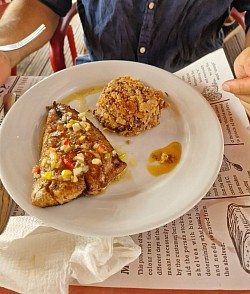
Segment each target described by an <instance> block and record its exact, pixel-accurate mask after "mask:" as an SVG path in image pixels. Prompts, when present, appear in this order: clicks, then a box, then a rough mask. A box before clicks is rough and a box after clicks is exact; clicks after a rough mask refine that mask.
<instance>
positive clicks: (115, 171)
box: [31, 102, 127, 207]
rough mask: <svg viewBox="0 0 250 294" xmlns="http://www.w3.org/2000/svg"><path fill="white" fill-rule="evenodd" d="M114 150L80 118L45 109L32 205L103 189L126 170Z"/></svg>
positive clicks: (63, 108) (60, 108)
mask: <svg viewBox="0 0 250 294" xmlns="http://www.w3.org/2000/svg"><path fill="white" fill-rule="evenodd" d="M126 166H127V165H126V163H125V162H123V161H121V160H120V159H119V157H118V155H117V154H116V152H115V150H114V148H113V147H112V146H111V144H110V143H109V142H108V140H107V139H106V138H105V136H104V135H103V134H102V133H101V132H100V130H99V129H97V128H96V127H95V126H94V125H93V124H92V123H91V122H90V121H89V120H88V119H87V118H86V117H85V116H84V115H83V114H79V113H78V112H77V111H76V110H74V109H72V108H71V107H70V106H68V105H65V104H60V103H58V104H57V103H55V102H54V104H53V106H51V107H48V117H47V121H46V128H45V132H44V136H43V142H42V150H41V156H40V159H39V163H38V165H37V166H35V167H34V168H33V190H32V194H31V199H32V204H33V205H36V206H39V207H46V206H52V205H58V204H64V203H66V202H69V201H71V200H73V199H75V198H77V197H79V196H81V195H82V194H83V193H85V194H90V195H95V194H99V193H100V192H102V191H103V190H105V189H106V187H107V186H108V184H109V183H110V182H111V181H113V180H114V179H115V178H116V177H117V176H118V175H119V174H121V173H122V171H123V170H124V169H125V168H126Z"/></svg>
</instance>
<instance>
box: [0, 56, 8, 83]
mask: <svg viewBox="0 0 250 294" xmlns="http://www.w3.org/2000/svg"><path fill="white" fill-rule="evenodd" d="M10 73H11V65H10V60H9V58H8V56H7V55H6V54H5V53H4V52H0V86H1V85H3V84H4V83H5V82H6V80H7V78H8V77H9V76H10Z"/></svg>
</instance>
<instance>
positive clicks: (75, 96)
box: [60, 85, 105, 112]
mask: <svg viewBox="0 0 250 294" xmlns="http://www.w3.org/2000/svg"><path fill="white" fill-rule="evenodd" d="M104 87H105V85H99V86H92V87H88V88H84V89H81V90H78V91H76V92H74V93H72V94H70V95H68V96H66V97H65V98H63V99H61V100H60V103H63V104H70V102H72V101H77V102H78V107H79V109H78V110H79V112H86V111H88V110H89V109H88V107H87V104H86V99H85V98H86V97H87V96H88V95H92V94H96V93H99V92H101V91H102V90H103V88H104Z"/></svg>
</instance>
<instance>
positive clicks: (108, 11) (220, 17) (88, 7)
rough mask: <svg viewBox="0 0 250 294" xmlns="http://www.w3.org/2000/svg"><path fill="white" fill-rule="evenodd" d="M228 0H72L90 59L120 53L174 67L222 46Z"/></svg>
mask: <svg viewBox="0 0 250 294" xmlns="http://www.w3.org/2000/svg"><path fill="white" fill-rule="evenodd" d="M231 2H232V0H210V1H207V0H176V1H173V0H153V1H147V0H141V1H139V0H126V1H124V0H78V11H79V14H80V17H81V21H82V24H83V29H84V34H85V38H86V46H87V49H88V52H89V54H90V57H91V59H92V60H106V59H123V60H133V61H139V62H144V63H148V64H153V65H155V66H158V67H161V68H165V69H167V70H170V71H175V70H178V69H180V68H182V67H183V66H185V65H187V64H189V63H191V62H193V61H194V60H196V59H198V58H200V57H201V56H203V55H205V54H207V53H209V52H211V51H213V50H215V49H217V48H219V47H221V46H222V43H223V38H222V33H221V27H222V25H223V22H224V19H225V18H226V16H227V14H228V11H229V7H230V4H231Z"/></svg>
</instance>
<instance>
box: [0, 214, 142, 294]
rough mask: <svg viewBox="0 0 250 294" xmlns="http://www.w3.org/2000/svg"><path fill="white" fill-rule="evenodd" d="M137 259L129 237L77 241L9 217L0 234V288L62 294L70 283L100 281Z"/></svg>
mask: <svg viewBox="0 0 250 294" xmlns="http://www.w3.org/2000/svg"><path fill="white" fill-rule="evenodd" d="M139 254H140V247H139V246H137V245H136V244H135V243H134V241H133V240H132V238H131V237H83V236H78V235H73V234H68V233H65V232H61V231H59V230H56V229H53V228H50V227H47V226H45V225H44V224H43V223H42V221H40V220H38V219H36V218H34V217H31V216H14V217H11V218H10V221H9V223H8V226H7V228H6V229H5V231H4V233H3V234H2V235H0V264H1V266H0V286H2V287H5V288H8V289H11V290H14V291H16V292H19V293H22V294H28V293H32V294H34V293H39V294H42V293H46V294H50V293H53V294H54V293H60V294H61V293H62V294H63V293H68V286H69V284H70V283H71V282H73V281H74V282H78V283H79V284H83V285H86V284H92V283H98V282H102V281H104V280H105V279H107V278H108V277H110V276H111V275H113V274H115V273H116V272H118V271H119V270H121V269H122V268H123V267H124V266H125V265H127V264H129V263H130V262H132V261H134V260H135V259H136V258H137V257H138V256H139Z"/></svg>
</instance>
